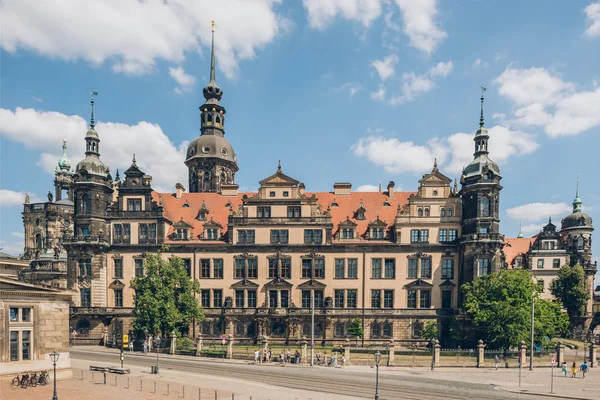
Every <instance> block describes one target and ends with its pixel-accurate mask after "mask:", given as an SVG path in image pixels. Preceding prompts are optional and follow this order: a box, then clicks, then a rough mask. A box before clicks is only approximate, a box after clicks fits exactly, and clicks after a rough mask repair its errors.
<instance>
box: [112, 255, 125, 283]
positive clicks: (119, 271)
mask: <svg viewBox="0 0 600 400" xmlns="http://www.w3.org/2000/svg"><path fill="white" fill-rule="evenodd" d="M114 262H115V276H114V278H115V279H123V259H122V258H115V259H114Z"/></svg>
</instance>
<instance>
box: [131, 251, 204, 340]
mask: <svg viewBox="0 0 600 400" xmlns="http://www.w3.org/2000/svg"><path fill="white" fill-rule="evenodd" d="M131 288H132V289H134V290H135V296H134V301H133V304H134V309H133V314H134V316H135V320H134V323H133V329H134V331H135V332H136V333H137V334H138V335H141V334H143V332H144V331H145V330H148V332H149V333H153V334H154V333H160V334H161V335H162V336H163V337H165V336H166V335H167V334H168V333H171V332H172V331H175V332H176V333H177V334H178V336H179V335H181V334H184V333H187V331H188V330H189V325H190V324H191V323H192V322H193V321H194V319H195V320H196V321H197V322H201V321H202V320H203V319H204V312H203V310H202V307H201V306H200V304H199V303H198V300H197V299H196V296H195V293H198V292H199V290H200V285H199V283H198V281H197V280H191V279H190V277H189V276H188V274H187V271H186V270H185V267H184V265H183V260H182V259H181V258H179V257H171V258H169V259H168V260H165V259H163V258H162V255H161V251H159V252H157V253H149V254H147V255H146V257H145V258H144V274H143V276H139V277H136V278H134V279H133V280H132V281H131Z"/></svg>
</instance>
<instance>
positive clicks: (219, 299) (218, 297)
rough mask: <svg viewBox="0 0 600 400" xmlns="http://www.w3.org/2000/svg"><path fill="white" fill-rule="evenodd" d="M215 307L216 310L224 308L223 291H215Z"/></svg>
mask: <svg viewBox="0 0 600 400" xmlns="http://www.w3.org/2000/svg"><path fill="white" fill-rule="evenodd" d="M213 306H214V307H215V308H220V307H222V306H223V290H221V289H213Z"/></svg>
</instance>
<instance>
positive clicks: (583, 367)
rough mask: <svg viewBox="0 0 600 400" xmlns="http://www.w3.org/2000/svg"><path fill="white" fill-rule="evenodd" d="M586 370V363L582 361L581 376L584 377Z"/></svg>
mask: <svg viewBox="0 0 600 400" xmlns="http://www.w3.org/2000/svg"><path fill="white" fill-rule="evenodd" d="M587 372H588V365H587V363H586V362H585V361H584V362H583V364H581V373H582V374H583V377H582V379H583V378H585V374H587Z"/></svg>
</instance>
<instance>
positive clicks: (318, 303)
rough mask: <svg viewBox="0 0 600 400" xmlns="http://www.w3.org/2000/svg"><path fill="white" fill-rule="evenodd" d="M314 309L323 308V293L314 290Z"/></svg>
mask: <svg viewBox="0 0 600 400" xmlns="http://www.w3.org/2000/svg"><path fill="white" fill-rule="evenodd" d="M314 293H315V308H323V299H324V296H323V291H322V290H315V291H314Z"/></svg>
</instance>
